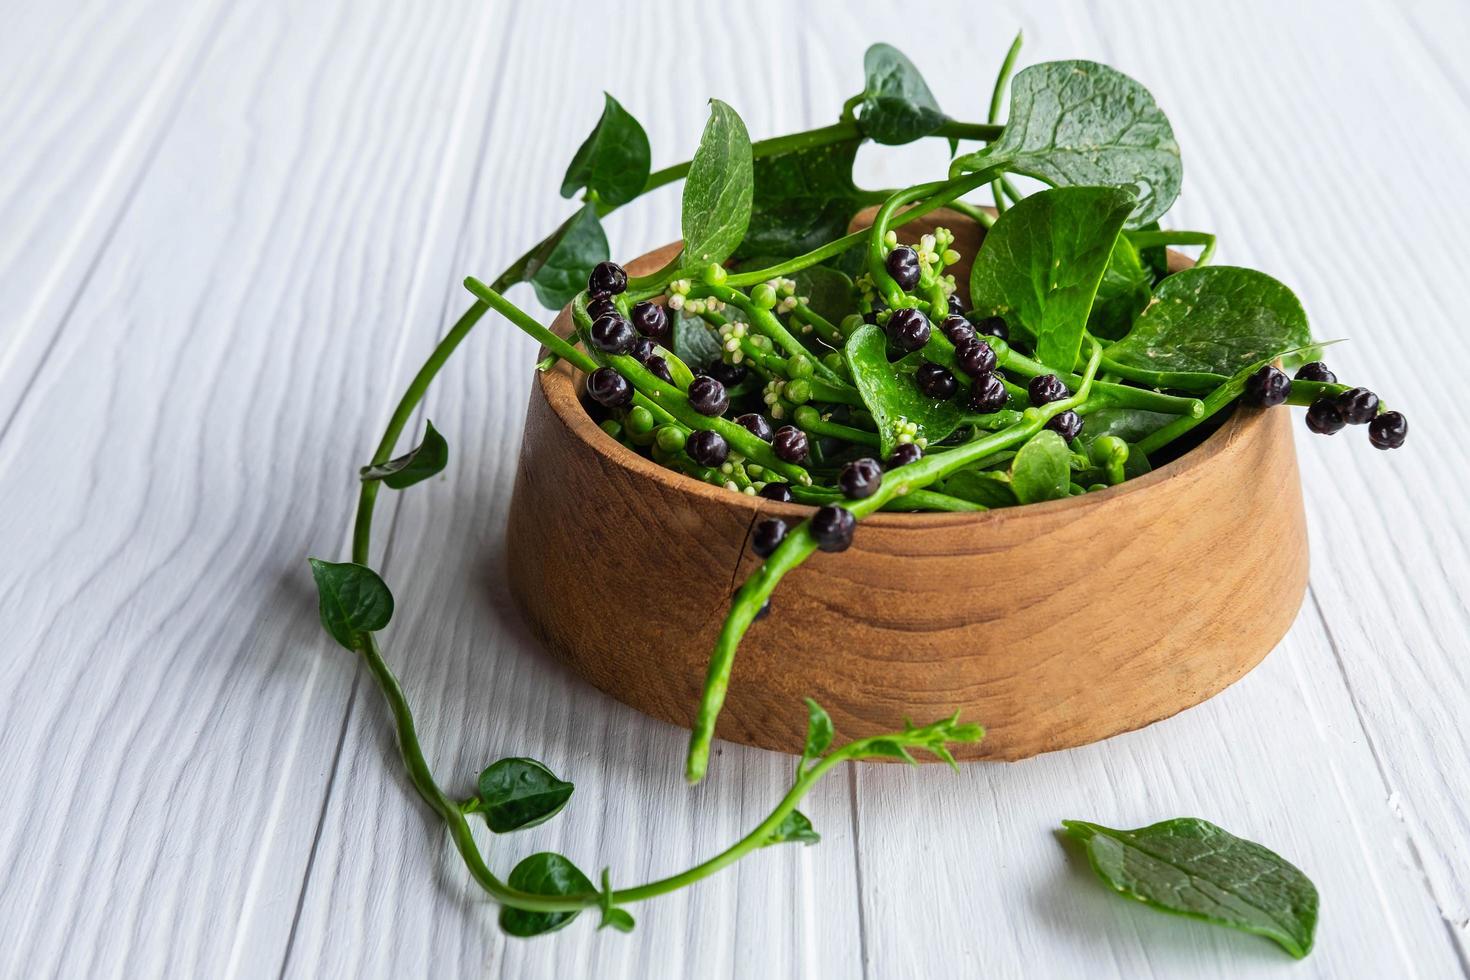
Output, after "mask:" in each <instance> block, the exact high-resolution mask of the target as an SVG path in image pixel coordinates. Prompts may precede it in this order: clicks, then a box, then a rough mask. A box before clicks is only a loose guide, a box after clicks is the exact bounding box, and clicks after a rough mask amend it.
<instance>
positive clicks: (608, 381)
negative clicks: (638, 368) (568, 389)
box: [587, 367, 633, 408]
mask: <svg viewBox="0 0 1470 980" xmlns="http://www.w3.org/2000/svg"><path fill="white" fill-rule="evenodd" d="M587 397H588V398H591V399H592V400H593V401H595V402H596V403H597V404H599V405H601V406H602V407H603V408H621V407H622V406H624V405H626V404H628V403H629V402H630V401H632V400H633V386H632V385H630V384H629V383H628V379H627V378H625V377H623V376H622V375H621V374H619V373H618V372H616V371H614V370H613V369H612V368H610V367H600V368H598V369H597V370H596V371H593V372H592V373H591V374H589V375H587Z"/></svg>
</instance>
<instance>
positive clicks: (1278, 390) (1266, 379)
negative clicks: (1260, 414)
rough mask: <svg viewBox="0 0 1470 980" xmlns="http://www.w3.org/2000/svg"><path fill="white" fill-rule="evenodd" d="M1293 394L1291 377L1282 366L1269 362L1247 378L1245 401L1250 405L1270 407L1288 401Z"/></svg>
mask: <svg viewBox="0 0 1470 980" xmlns="http://www.w3.org/2000/svg"><path fill="white" fill-rule="evenodd" d="M1290 394H1291V379H1290V378H1288V377H1287V376H1286V372H1285V371H1282V370H1281V369H1280V368H1277V367H1273V366H1272V365H1270V364H1267V365H1266V366H1265V367H1263V368H1261V369H1260V370H1259V371H1257V372H1256V373H1255V374H1253V375H1251V376H1250V377H1249V378H1246V379H1245V401H1246V404H1248V405H1256V406H1259V407H1261V408H1270V407H1271V406H1272V405H1280V404H1281V403H1282V402H1284V401H1286V396H1287V395H1290Z"/></svg>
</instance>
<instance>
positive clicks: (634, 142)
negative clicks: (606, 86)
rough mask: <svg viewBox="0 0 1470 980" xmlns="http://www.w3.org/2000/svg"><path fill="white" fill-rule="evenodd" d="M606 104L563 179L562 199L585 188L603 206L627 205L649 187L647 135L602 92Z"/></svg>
mask: <svg viewBox="0 0 1470 980" xmlns="http://www.w3.org/2000/svg"><path fill="white" fill-rule="evenodd" d="M603 97H604V99H606V102H605V103H604V105H603V108H602V118H601V119H599V120H597V126H596V127H594V128H593V130H592V132H591V133H590V134H589V135H588V136H587V139H586V140H584V141H583V142H582V145H581V146H580V147H578V148H577V154H576V156H574V157H572V162H571V164H570V165H569V166H568V167H567V174H566V176H565V177H563V178H562V182H561V196H562V197H571V196H572V195H573V194H576V193H577V191H579V190H581V189H582V188H584V187H585V188H587V189H588V190H589V191H592V192H594V193H595V194H596V195H597V197H598V199H599V200H601V201H602V203H604V204H610V205H612V206H614V207H616V206H618V205H620V204H627V203H628V202H629V201H631V200H633V198H635V197H637V196H638V195H639V194H641V193H643V188H644V187H645V186H647V184H648V167H649V159H650V157H649V151H648V134H647V133H645V132H644V131H643V127H642V126H641V125H640V124H639V123H638V120H636V119H634V118H633V117H632V116H631V115H630V114H629V113H628V110H626V109H624V108H623V107H622V106H621V105H619V104H618V100H617V99H615V98H613V97H612V96H611V95H608V94H607V93H606V92H604V93H603Z"/></svg>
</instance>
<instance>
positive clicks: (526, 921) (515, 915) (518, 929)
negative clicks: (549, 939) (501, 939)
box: [500, 851, 596, 939]
mask: <svg viewBox="0 0 1470 980" xmlns="http://www.w3.org/2000/svg"><path fill="white" fill-rule="evenodd" d="M506 884H508V885H510V887H512V888H515V889H518V890H520V891H523V892H531V893H532V894H534V895H576V894H581V893H590V892H594V891H596V889H595V888H593V887H592V882H591V881H589V880H588V879H587V876H586V875H584V874H583V873H582V872H581V871H580V870H578V869H577V866H576V865H575V864H573V863H572V862H570V861H568V860H567V859H566V858H564V857H562V856H561V855H560V854H555V853H553V852H551V851H542V852H541V853H539V854H532V855H531V856H530V857H528V858H526V859H525V860H523V861H522V862H521V863H520V864H517V865H516V866H515V868H514V869H513V870H512V871H511V873H510V877H509V878H507V879H506ZM580 914H581V913H580V912H528V911H526V910H525V909H517V908H512V907H511V906H509V905H504V906H501V909H500V928H501V929H502V930H503V931H504V932H506V933H507V934H509V935H512V936H519V937H521V938H523V939H524V938H529V937H531V936H540V935H543V934H545V933H548V932H555V931H556V930H558V929H560V928H562V927H563V926H565V925H566V924H567V923H568V922H571V921H572V920H573V919H575V918H576V917H577V916H578V915H580Z"/></svg>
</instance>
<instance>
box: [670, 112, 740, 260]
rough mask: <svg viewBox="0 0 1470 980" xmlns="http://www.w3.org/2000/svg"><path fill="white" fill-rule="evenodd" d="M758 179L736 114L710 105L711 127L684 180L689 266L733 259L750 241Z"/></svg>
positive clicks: (686, 245) (708, 126)
mask: <svg viewBox="0 0 1470 980" xmlns="http://www.w3.org/2000/svg"><path fill="white" fill-rule="evenodd" d="M754 188H755V177H754V171H753V163H752V158H751V152H750V134H749V133H747V132H746V131H745V123H744V122H742V121H741V119H740V116H739V115H737V114H736V112H735V110H734V109H732V108H730V107H729V106H728V105H726V104H725V103H723V102H721V101H720V100H719V99H711V100H710V117H709V122H708V123H707V124H706V125H705V127H704V135H703V137H701V138H700V141H699V149H698V150H696V151H695V153H694V158H693V159H692V160H691V161H690V163H689V175H688V176H687V177H686V178H685V179H684V203H683V228H684V265H685V266H686V267H688V268H693V269H703V268H704V267H706V266H707V265H709V264H710V263H711V262H723V261H725V259H727V258H729V257H730V255H731V254H732V253H733V252H734V251H735V249H736V247H737V246H738V245H739V244H740V242H741V240H742V239H744V238H745V232H746V229H747V228H748V227H749V225H750V212H751V205H752V199H753V194H754Z"/></svg>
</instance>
